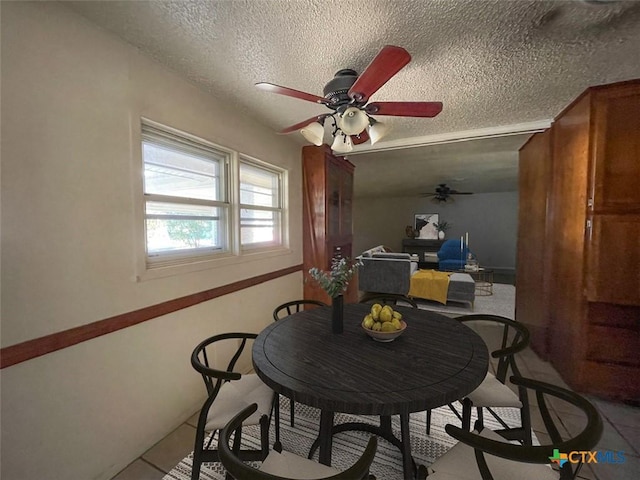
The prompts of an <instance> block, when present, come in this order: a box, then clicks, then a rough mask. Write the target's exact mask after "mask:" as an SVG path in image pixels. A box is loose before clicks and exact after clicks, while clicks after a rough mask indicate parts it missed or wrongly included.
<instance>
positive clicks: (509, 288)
mask: <svg viewBox="0 0 640 480" xmlns="http://www.w3.org/2000/svg"><path fill="white" fill-rule="evenodd" d="M415 300H416V302H417V303H418V307H419V308H421V309H423V310H431V311H433V312H440V313H446V314H451V315H467V314H470V313H488V314H492V315H500V316H503V317H507V318H511V319H514V318H515V300H516V287H515V286H513V285H506V284H503V283H494V284H493V295H488V296H480V295H476V299H475V302H474V304H473V309H472V308H469V307H468V306H467V305H464V304H462V303H453V302H450V303H449V304H448V305H442V304H441V303H438V302H432V301H429V300H420V299H415ZM399 305H400V304H399Z"/></svg>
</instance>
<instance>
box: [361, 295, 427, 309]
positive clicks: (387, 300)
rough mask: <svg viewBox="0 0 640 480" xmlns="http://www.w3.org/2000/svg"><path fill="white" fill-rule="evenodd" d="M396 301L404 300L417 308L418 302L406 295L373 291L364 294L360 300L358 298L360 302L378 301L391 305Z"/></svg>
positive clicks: (395, 303) (394, 304)
mask: <svg viewBox="0 0 640 480" xmlns="http://www.w3.org/2000/svg"><path fill="white" fill-rule="evenodd" d="M398 302H406V303H408V304H409V305H410V306H411V307H412V308H418V304H417V303H416V302H415V300H413V299H412V298H409V297H407V296H406V295H396V294H393V293H374V294H370V295H365V296H364V297H363V298H362V300H360V303H380V304H382V305H393V306H396V305H397V304H398ZM401 306H402V305H401Z"/></svg>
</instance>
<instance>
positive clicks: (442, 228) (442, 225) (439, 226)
mask: <svg viewBox="0 0 640 480" xmlns="http://www.w3.org/2000/svg"><path fill="white" fill-rule="evenodd" d="M433 226H434V227H435V229H436V230H437V231H439V232H446V231H447V230H449V229H450V228H451V224H450V223H449V222H439V223H434V224H433Z"/></svg>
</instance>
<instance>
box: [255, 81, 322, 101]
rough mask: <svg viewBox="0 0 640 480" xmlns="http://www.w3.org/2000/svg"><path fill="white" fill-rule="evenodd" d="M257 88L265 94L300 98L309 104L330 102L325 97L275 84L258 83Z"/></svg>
mask: <svg viewBox="0 0 640 480" xmlns="http://www.w3.org/2000/svg"><path fill="white" fill-rule="evenodd" d="M256 88H257V89H258V90H263V91H265V92H270V93H277V94H278V95H286V96H287V97H293V98H299V99H300V100H306V101H307V102H314V103H329V101H328V100H327V99H326V98H324V97H319V96H318V95H314V94H312V93H307V92H301V91H300V90H294V89H293V88H288V87H281V86H280V85H274V84H273V83H266V82H260V83H256Z"/></svg>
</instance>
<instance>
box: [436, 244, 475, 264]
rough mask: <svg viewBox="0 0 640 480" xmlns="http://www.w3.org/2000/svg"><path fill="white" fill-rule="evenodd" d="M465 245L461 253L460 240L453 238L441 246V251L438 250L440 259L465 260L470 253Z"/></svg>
mask: <svg viewBox="0 0 640 480" xmlns="http://www.w3.org/2000/svg"><path fill="white" fill-rule="evenodd" d="M462 243H463V247H462V251H460V240H459V239H457V238H451V239H449V240H445V241H444V242H443V243H442V245H440V250H438V259H439V260H446V259H448V258H451V259H454V260H463V261H464V260H465V259H466V258H467V254H468V253H469V249H468V248H467V245H466V244H464V242H462Z"/></svg>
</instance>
